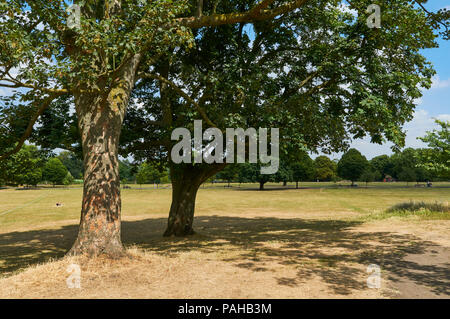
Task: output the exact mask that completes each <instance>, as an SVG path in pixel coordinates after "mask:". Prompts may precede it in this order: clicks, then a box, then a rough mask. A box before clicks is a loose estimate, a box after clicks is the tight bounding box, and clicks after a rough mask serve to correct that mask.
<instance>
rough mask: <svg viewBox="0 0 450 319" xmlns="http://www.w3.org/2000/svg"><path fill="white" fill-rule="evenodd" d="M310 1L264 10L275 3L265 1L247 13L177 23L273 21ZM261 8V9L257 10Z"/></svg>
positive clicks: (191, 25) (192, 25) (209, 24)
mask: <svg viewBox="0 0 450 319" xmlns="http://www.w3.org/2000/svg"><path fill="white" fill-rule="evenodd" d="M307 1H308V0H295V1H291V2H289V3H287V4H284V5H281V6H279V7H278V8H276V9H271V10H264V9H263V8H265V7H267V6H268V5H270V4H271V3H272V2H273V1H268V0H263V1H261V2H260V3H259V4H258V5H256V6H255V7H254V8H252V9H250V10H249V11H247V12H239V13H227V14H212V15H209V16H201V17H188V18H179V19H176V20H175V21H176V22H178V23H179V24H181V25H183V26H185V27H189V28H193V29H196V28H202V27H214V26H219V25H224V24H234V23H240V22H254V21H261V20H268V19H272V18H274V17H276V16H278V15H281V14H284V13H287V12H290V11H293V10H295V9H297V8H300V7H301V6H303V5H304V4H305V3H306V2H307ZM257 8H261V9H257Z"/></svg>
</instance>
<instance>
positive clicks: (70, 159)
mask: <svg viewBox="0 0 450 319" xmlns="http://www.w3.org/2000/svg"><path fill="white" fill-rule="evenodd" d="M428 152H430V149H412V148H407V149H405V150H404V151H402V152H399V153H395V154H393V155H391V156H388V155H380V156H377V157H375V158H373V159H371V160H367V159H366V157H364V156H363V155H362V154H361V153H360V152H359V151H357V150H356V149H350V150H349V151H348V152H346V153H345V154H344V155H343V156H342V157H341V158H340V159H334V160H332V159H330V158H329V157H327V156H324V155H322V156H319V157H317V158H315V159H314V160H313V159H312V158H311V157H310V156H309V155H308V154H307V153H306V152H303V151H301V152H299V153H298V154H295V155H294V156H293V155H290V156H289V157H285V158H283V157H282V158H281V159H280V168H279V170H278V172H277V173H276V174H274V175H262V174H260V164H249V163H246V164H230V165H227V166H226V167H225V169H224V170H222V171H221V172H220V173H218V174H217V175H216V176H213V177H212V178H210V179H209V181H224V182H227V183H231V182H236V183H259V184H260V187H261V188H263V187H264V184H265V183H267V182H278V183H285V184H286V183H288V182H296V184H297V186H298V184H299V183H300V182H306V181H335V182H336V181H339V180H349V181H352V182H356V181H362V182H366V183H369V182H373V181H405V182H426V181H439V180H449V179H450V176H449V174H448V172H445V171H444V172H439V171H436V170H433V169H430V168H427V166H426V165H425V161H424V160H423V159H426V158H427V156H426V154H427V153H428ZM120 178H121V181H122V183H123V184H125V183H137V184H149V183H157V184H159V183H170V177H169V173H168V169H167V168H166V167H165V165H164V164H163V163H155V162H150V163H131V162H130V161H128V160H121V161H120ZM82 179H83V162H82V160H81V159H80V158H78V157H77V156H76V155H75V154H74V153H71V152H68V151H64V152H62V153H60V154H59V155H56V154H54V153H52V152H47V151H41V150H39V149H38V148H37V147H36V146H34V145H25V146H24V147H23V148H22V150H21V151H20V152H18V153H17V154H15V155H13V156H11V157H10V158H8V159H7V160H5V161H3V162H0V185H5V184H6V185H16V186H17V185H24V186H35V185H37V184H41V183H47V184H52V185H69V184H72V183H74V182H77V181H78V182H80V183H81V182H82Z"/></svg>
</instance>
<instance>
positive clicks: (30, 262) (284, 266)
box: [0, 183, 450, 298]
mask: <svg viewBox="0 0 450 319" xmlns="http://www.w3.org/2000/svg"><path fill="white" fill-rule="evenodd" d="M300 186H301V189H294V188H293V185H292V184H291V185H289V187H288V188H287V189H286V188H283V187H282V186H281V184H277V185H275V184H269V185H267V190H266V191H262V192H261V191H257V190H256V188H257V185H249V184H245V185H244V184H243V185H241V187H239V186H238V185H237V184H233V187H232V188H228V187H224V185H223V184H220V185H218V184H214V185H212V184H208V185H206V187H205V188H202V189H201V190H200V191H199V194H198V199H197V206H196V207H197V209H196V216H197V218H196V220H195V222H194V229H195V230H196V231H197V232H198V234H197V235H195V236H192V237H190V238H187V239H179V238H163V237H162V233H163V231H164V227H165V224H166V220H167V216H168V210H169V207H170V199H171V190H170V189H169V188H162V189H154V188H153V185H144V186H143V187H142V189H139V185H138V186H136V185H132V187H133V188H132V189H124V190H122V203H123V216H122V219H123V230H122V238H123V242H124V244H125V245H126V247H127V248H128V251H129V252H130V256H131V257H130V258H125V259H123V260H104V259H102V258H99V259H95V260H84V259H83V258H81V259H80V258H70V259H68V258H63V256H64V254H65V252H66V251H67V250H68V249H69V248H70V246H71V244H72V243H73V241H74V239H75V237H76V233H77V228H78V222H79V215H80V207H81V196H82V189H81V188H80V187H75V188H69V189H67V188H54V189H53V188H45V189H37V190H15V189H3V190H0V298H2V297H3V298H10V297H16V298H20V297H27V298H28V297H29V298H34V297H44V298H45V297H56V298H58V297H69V298H70V297H81V298H88V297H89V298H109V297H115V298H128V297H140V298H392V297H430V298H436V297H438V298H445V297H446V298H449V297H450V291H449V287H450V273H449V269H450V267H449V263H450V217H449V213H442V215H436V214H432V215H429V214H428V215H426V214H424V215H421V214H410V215H408V214H403V215H399V214H387V213H386V210H387V209H388V208H389V207H392V206H394V205H396V204H399V203H403V202H409V201H424V202H430V203H431V202H440V203H445V202H447V203H448V200H449V199H450V188H445V186H450V185H449V184H444V183H441V184H439V183H435V184H434V187H433V188H416V187H405V186H406V184H400V183H395V185H394V184H386V183H376V184H373V185H369V187H368V188H365V187H364V186H363V185H360V186H361V187H360V188H348V187H345V186H337V185H334V184H333V183H302V184H301V185H300ZM166 187H167V186H166ZM57 202H60V203H62V204H63V207H56V203H57ZM70 263H79V264H80V266H81V269H82V288H81V289H69V288H67V285H66V278H67V276H68V273H67V272H66V268H67V266H68V265H69V264H70ZM370 264H377V265H379V266H380V268H381V271H382V287H381V288H380V289H369V288H368V287H367V284H366V281H367V277H368V276H369V274H368V273H367V266H368V265H370Z"/></svg>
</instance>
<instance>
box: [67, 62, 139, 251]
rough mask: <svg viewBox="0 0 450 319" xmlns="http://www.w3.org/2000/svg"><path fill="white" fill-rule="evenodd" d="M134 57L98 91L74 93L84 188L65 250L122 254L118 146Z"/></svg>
mask: <svg viewBox="0 0 450 319" xmlns="http://www.w3.org/2000/svg"><path fill="white" fill-rule="evenodd" d="M137 63H138V60H133V61H130V64H129V65H128V67H127V68H125V69H124V71H123V73H122V74H120V79H121V81H120V82H118V83H116V85H115V86H114V87H113V88H112V89H109V90H106V89H105V88H101V89H102V91H103V90H104V92H105V93H103V94H79V95H75V106H76V112H77V115H78V125H79V128H80V133H81V140H82V146H83V159H84V188H83V201H82V208H81V221H80V228H79V233H78V237H77V239H76V241H75V243H74V245H73V247H72V249H71V250H70V251H69V253H68V254H69V255H79V254H88V255H101V254H105V255H109V256H111V257H118V256H121V255H123V254H124V252H123V246H122V242H121V234H120V219H121V216H120V214H121V199H120V177H119V159H118V147H119V138H120V132H121V127H122V122H123V118H124V116H125V110H126V106H127V105H128V99H129V96H130V92H131V90H132V88H133V84H134V74H135V70H136V67H137Z"/></svg>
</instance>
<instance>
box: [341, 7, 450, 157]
mask: <svg viewBox="0 0 450 319" xmlns="http://www.w3.org/2000/svg"><path fill="white" fill-rule="evenodd" d="M444 7H448V8H449V9H450V0H430V1H429V2H428V3H427V4H426V8H427V9H429V10H432V11H437V10H439V9H441V8H444ZM439 45H440V46H439V48H437V49H429V50H424V51H423V54H424V56H425V57H427V58H428V60H429V61H431V62H432V63H433V65H434V68H435V70H436V72H437V74H436V76H435V77H434V79H433V86H432V87H431V89H429V90H424V91H423V97H422V98H421V99H420V100H419V101H418V105H417V108H416V112H415V116H414V119H413V120H412V121H411V122H409V123H407V124H406V125H405V130H406V133H407V136H406V147H414V148H417V147H425V145H424V144H423V143H422V142H421V141H419V140H417V137H419V136H423V135H424V134H425V132H426V131H429V130H432V129H433V128H436V125H435V123H434V120H433V118H438V119H441V120H449V121H450V41H444V40H439ZM391 145H392V144H385V145H377V144H371V143H370V142H369V139H362V140H356V141H354V142H353V143H352V147H354V148H356V149H358V150H359V151H360V152H361V153H363V154H364V155H365V156H366V157H367V158H368V159H370V158H373V157H375V156H377V155H381V154H391V153H392V151H391V149H390V146H391ZM340 156H341V154H333V155H332V157H333V158H339V157H340Z"/></svg>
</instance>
